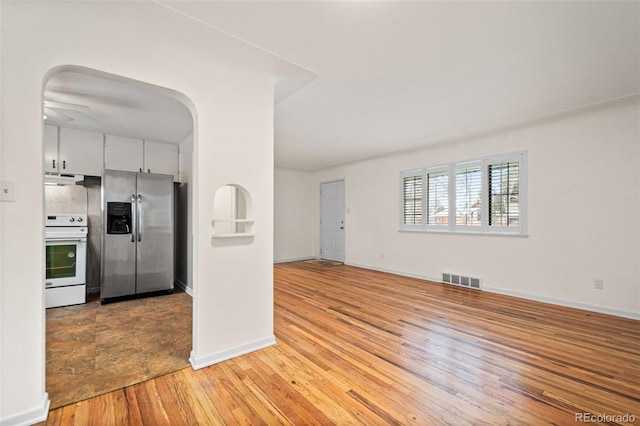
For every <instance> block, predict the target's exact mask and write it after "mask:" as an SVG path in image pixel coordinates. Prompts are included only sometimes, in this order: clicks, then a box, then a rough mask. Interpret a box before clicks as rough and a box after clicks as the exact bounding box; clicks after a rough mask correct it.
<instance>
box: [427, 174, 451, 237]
mask: <svg viewBox="0 0 640 426" xmlns="http://www.w3.org/2000/svg"><path fill="white" fill-rule="evenodd" d="M448 225H449V172H448V171H447V170H441V171H433V172H427V226H429V227H435V228H441V227H446V226H448Z"/></svg>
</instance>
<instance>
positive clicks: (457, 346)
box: [43, 262, 640, 425]
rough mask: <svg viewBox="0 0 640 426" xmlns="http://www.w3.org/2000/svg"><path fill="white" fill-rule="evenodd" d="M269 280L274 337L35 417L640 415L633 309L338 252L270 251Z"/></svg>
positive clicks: (415, 419)
mask: <svg viewBox="0 0 640 426" xmlns="http://www.w3.org/2000/svg"><path fill="white" fill-rule="evenodd" d="M274 281H275V334H276V338H277V341H278V344H277V345H276V346H273V347H270V348H266V349H263V350H261V351H257V352H254V353H251V354H248V355H245V356H241V357H238V358H235V359H232V360H229V361H225V362H222V363H219V364H216V365H213V366H211V367H207V368H204V369H201V370H198V371H193V370H191V369H190V368H187V369H183V370H180V371H177V372H175V373H172V374H168V375H166V376H162V377H158V378H156V379H153V380H150V381H146V382H143V383H139V384H136V385H133V386H130V387H127V388H125V389H121V390H118V391H114V392H111V393H108V394H105V395H102V396H99V397H96V398H92V399H89V400H85V401H82V402H79V403H76V404H73V405H68V406H65V407H62V408H60V409H57V410H54V411H52V412H51V413H50V415H49V419H48V421H47V422H46V424H49V425H58V424H60V425H71V424H75V425H86V424H100V425H107V424H122V425H124V424H135V425H137V424H149V425H156V424H171V425H178V424H186V425H196V424H198V425H210V424H250V425H259V424H263V425H265V424H267V425H270V424H295V425H299V424H322V425H325V424H339V425H345V424H364V425H372V424H428V425H433V424H453V425H465V424H468V425H479V424H489V425H496V424H532V425H539V424H574V422H575V420H576V413H589V414H591V415H609V416H616V415H620V416H622V415H625V414H629V415H635V418H636V423H640V368H639V365H640V322H639V321H633V320H629V319H624V318H618V317H612V316H607V315H601V314H596V313H592V312H586V311H580V310H575V309H569V308H562V307H558V306H552V305H546V304H542V303H537V302H532V301H526V300H521V299H516V298H512V297H507V296H501V295H496V294H491V293H487V292H481V291H475V290H467V289H461V288H455V287H451V286H446V285H443V284H436V283H429V282H425V281H421V280H417V279H411V278H405V277H399V276H394V275H390V274H385V273H381V272H374V271H368V270H364V269H359V268H354V267H349V266H335V267H320V266H314V265H309V264H306V263H303V262H295V263H289V264H280V265H276V266H275V280H274ZM609 419H611V418H609ZM614 423H615V422H614ZM43 424H45V423H43Z"/></svg>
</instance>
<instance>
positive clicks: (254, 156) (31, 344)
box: [0, 1, 297, 424]
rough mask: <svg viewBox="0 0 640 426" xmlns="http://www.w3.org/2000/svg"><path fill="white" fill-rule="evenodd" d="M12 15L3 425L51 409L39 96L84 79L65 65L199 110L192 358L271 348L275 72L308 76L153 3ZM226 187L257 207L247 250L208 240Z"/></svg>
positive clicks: (26, 10) (4, 85) (52, 5)
mask: <svg viewBox="0 0 640 426" xmlns="http://www.w3.org/2000/svg"><path fill="white" fill-rule="evenodd" d="M1 8H2V9H1V19H2V21H1V34H0V36H1V37H0V40H1V43H2V45H1V55H2V56H1V63H2V70H1V71H2V72H1V79H0V85H1V86H0V88H1V90H2V92H1V94H2V105H1V106H2V117H1V122H0V128H1V130H0V137H1V138H0V148H1V149H0V160H1V168H0V171H1V176H0V177H1V179H2V180H8V181H13V182H15V190H16V202H12V203H0V215H1V223H0V235H1V246H0V250H1V253H2V258H1V265H0V268H1V272H0V274H1V275H0V280H1V281H0V287H1V293H0V298H1V299H0V300H1V304H2V305H1V307H0V308H1V309H0V312H1V313H0V320H1V323H2V325H1V335H0V337H1V345H0V346H1V348H0V360H1V361H0V362H1V363H0V376H1V380H0V382H1V384H0V392H1V394H0V423H3V424H5V423H6V424H13V423H32V422H33V421H34V420H37V419H39V418H41V417H42V416H43V415H45V414H46V410H47V398H46V393H45V391H46V389H45V346H44V343H45V315H44V288H43V282H44V267H43V266H44V232H43V223H44V222H43V213H44V210H43V198H44V197H43V146H42V140H43V125H42V91H43V87H44V84H45V82H46V80H47V79H48V78H49V77H50V76H51V75H52V71H51V70H53V69H59V70H68V69H74V68H65V67H61V66H66V65H73V66H81V67H87V68H90V69H95V70H100V71H104V72H108V73H111V74H114V75H117V76H123V77H126V78H130V79H133V80H137V81H138V82H147V83H151V84H153V85H154V88H155V90H158V91H159V92H161V93H163V94H168V95H172V94H173V95H175V96H177V97H179V98H180V99H181V100H183V101H184V102H186V103H187V104H188V106H189V107H190V109H191V110H192V112H193V113H194V114H195V117H194V140H195V144H194V145H195V146H194V156H193V182H192V183H193V207H194V213H193V218H192V222H193V235H194V239H193V246H194V253H193V287H194V331H193V342H194V343H193V352H192V358H191V360H192V362H194V363H195V364H196V365H197V366H203V365H206V364H208V363H212V362H216V361H217V360H220V359H223V358H224V357H230V356H234V355H237V354H240V353H242V352H246V351H250V350H253V349H256V348H259V347H261V346H265V345H268V344H272V343H273V342H274V341H275V340H274V338H273V299H272V297H273V296H272V293H273V288H272V277H273V263H272V262H273V228H272V226H273V225H272V224H273V99H274V90H273V83H274V79H275V77H276V76H274V71H273V70H274V69H279V70H281V71H283V72H285V71H293V72H294V73H295V72H296V71H295V70H297V68H295V67H293V66H291V65H290V64H288V63H285V62H284V61H282V60H281V59H277V58H273V57H272V56H271V55H269V54H267V53H266V52H263V51H257V50H256V49H255V48H253V47H251V46H248V45H245V44H243V43H242V42H240V41H238V40H236V39H233V38H231V37H228V36H226V35H224V34H221V33H218V32H216V31H215V30H213V29H211V28H209V27H206V26H204V25H200V24H198V23H197V22H195V21H193V20H190V19H188V18H187V17H185V16H182V15H179V14H176V13H174V12H172V11H170V10H169V9H167V8H165V7H163V6H162V5H159V4H157V3H154V2H115V3H114V2H55V1H52V2H2V4H1ZM116 29H117V30H116ZM56 67H61V68H56ZM140 84H142V83H140ZM161 88H170V89H172V90H173V91H170V90H165V89H161ZM180 94H182V95H180ZM227 183H239V184H240V185H242V186H243V187H245V188H246V189H247V190H248V191H249V192H250V193H251V194H252V195H253V201H254V203H253V206H254V215H255V224H256V226H255V229H256V236H255V238H254V239H253V240H252V241H250V242H240V243H238V242H236V243H233V244H231V245H228V244H227V245H218V244H216V243H215V242H214V241H213V240H212V239H211V219H212V208H213V205H212V203H213V194H214V193H215V191H216V190H217V189H218V187H220V186H222V185H224V184H227ZM16 224H20V226H16ZM18 246H19V247H20V250H16V249H15V247H18Z"/></svg>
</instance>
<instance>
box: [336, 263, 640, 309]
mask: <svg viewBox="0 0 640 426" xmlns="http://www.w3.org/2000/svg"><path fill="white" fill-rule="evenodd" d="M345 265H349V266H355V267H358V268H363V269H371V270H373V271H380V272H387V273H389V274H394V275H400V276H403V277H409V278H418V279H421V280H427V281H433V282H436V283H441V282H442V281H441V280H440V278H434V277H427V276H424V275H418V274H410V273H406V272H401V271H395V270H392V269H386V268H377V267H374V266H368V265H360V264H357V263H345ZM443 285H450V284H443ZM482 290H484V291H487V292H490V293H498V294H504V295H506V296H513V297H517V298H519V299H527V300H534V301H536V302H542V303H549V304H551V305H558V306H564V307H567V308H575V309H582V310H583V311H590V312H597V313H600V314H606V315H614V316H617V317H622V318H630V319H634V320H640V313H638V312H632V311H623V310H619V309H613V308H607V307H604V306H595V305H588V304H586V303H579V302H572V301H569V300H563V299H554V298H552V297H543V296H536V295H534V294H529V293H520V292H517V291H511V290H505V289H501V288H496V287H488V286H487V285H483V286H482ZM474 291H476V290H474Z"/></svg>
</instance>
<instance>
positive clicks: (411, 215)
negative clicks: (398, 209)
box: [402, 172, 422, 228]
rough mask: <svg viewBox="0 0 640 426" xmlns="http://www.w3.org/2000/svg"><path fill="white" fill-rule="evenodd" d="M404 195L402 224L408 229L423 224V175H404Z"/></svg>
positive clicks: (410, 173)
mask: <svg viewBox="0 0 640 426" xmlns="http://www.w3.org/2000/svg"><path fill="white" fill-rule="evenodd" d="M402 194H403V208H402V218H403V219H402V224H403V225H404V226H405V227H407V228H408V227H409V226H411V225H420V224H421V223H422V175H421V174H415V173H412V172H407V173H406V174H404V176H403V177H402ZM407 225H408V226H407Z"/></svg>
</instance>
